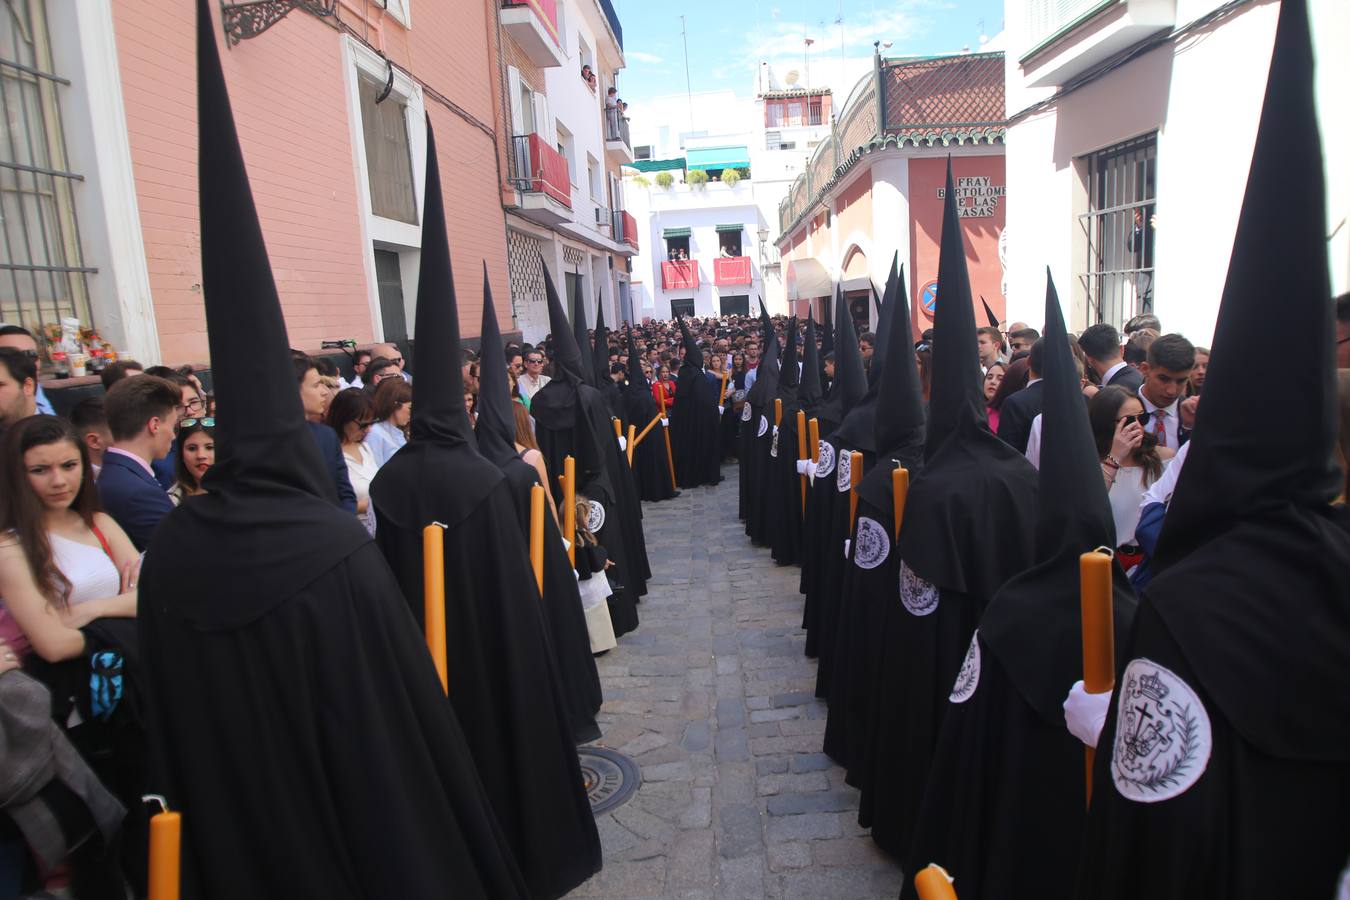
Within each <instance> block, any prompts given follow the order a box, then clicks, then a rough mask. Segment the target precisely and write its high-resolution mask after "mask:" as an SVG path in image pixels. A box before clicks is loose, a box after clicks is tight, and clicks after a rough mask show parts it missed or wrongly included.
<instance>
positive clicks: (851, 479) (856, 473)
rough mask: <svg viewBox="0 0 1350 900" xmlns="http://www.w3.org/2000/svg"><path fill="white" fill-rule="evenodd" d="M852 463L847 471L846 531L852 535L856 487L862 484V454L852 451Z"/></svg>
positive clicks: (856, 519) (855, 510) (850, 457)
mask: <svg viewBox="0 0 1350 900" xmlns="http://www.w3.org/2000/svg"><path fill="white" fill-rule="evenodd" d="M849 459H850V460H851V461H852V462H851V464H850V465H849V470H848V483H849V485H850V487H849V491H848V530H849V533H850V534H852V533H853V526H854V525H856V524H857V522H858V485H859V484H861V483H862V476H863V460H862V454H861V453H860V452H858V451H857V450H854V451H853V452H852V453H850V454H849Z"/></svg>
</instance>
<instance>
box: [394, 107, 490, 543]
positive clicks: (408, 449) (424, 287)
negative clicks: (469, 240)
mask: <svg viewBox="0 0 1350 900" xmlns="http://www.w3.org/2000/svg"><path fill="white" fill-rule="evenodd" d="M416 316H417V318H416V323H417V331H416V340H417V378H416V380H414V381H413V411H412V425H411V437H410V438H409V440H408V443H407V444H405V445H403V446H402V447H401V448H399V450H398V452H397V453H395V454H394V455H393V456H392V457H390V459H389V461H388V462H386V463H385V464H384V465H383V466H381V467H380V471H379V472H378V473H377V474H376V475H375V478H374V480H373V481H371V483H370V499H371V503H373V504H374V505H375V513H376V516H377V518H378V519H380V520H383V519H388V520H390V521H392V522H393V523H394V524H396V525H398V526H399V527H400V528H405V529H409V530H414V529H421V528H423V527H425V526H426V525H428V524H430V523H431V522H432V521H437V522H441V523H443V524H444V525H445V526H446V527H447V528H454V527H455V525H457V524H459V522H461V521H463V520H464V519H465V518H466V517H468V515H469V514H470V513H472V512H473V511H474V510H475V509H477V507H478V504H479V503H481V502H482V501H483V499H484V498H485V497H487V496H488V494H489V493H491V491H492V489H493V488H494V487H495V486H496V485H497V483H498V482H500V481H501V479H502V473H501V470H500V469H498V468H497V467H496V466H495V465H493V464H492V463H491V462H489V461H488V460H487V459H485V458H484V457H483V456H482V455H481V454H480V453H479V452H478V442H477V441H476V440H475V439H474V435H473V426H472V425H471V424H470V423H469V412H468V410H467V409H465V408H464V379H463V376H462V374H461V370H462V364H463V363H462V361H463V351H462V349H461V347H460V342H459V304H458V303H457V302H456V300H455V277H454V273H453V272H452V271H451V268H450V244H449V236H448V235H447V233H446V229H445V204H444V202H443V201H442V198H441V174H440V165H439V160H438V158H437V156H436V136H435V135H434V134H433V133H432V130H431V122H430V120H428V122H427V186H426V201H425V203H424V206H423V216H422V254H421V266H420V270H419V274H418V279H417V314H416ZM501 360H502V355H501V353H500V352H498V354H497V357H496V361H497V363H498V364H499V365H500V364H501Z"/></svg>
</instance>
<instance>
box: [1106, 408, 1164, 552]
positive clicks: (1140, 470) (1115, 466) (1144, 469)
mask: <svg viewBox="0 0 1350 900" xmlns="http://www.w3.org/2000/svg"><path fill="white" fill-rule="evenodd" d="M1147 418H1148V416H1147V413H1145V412H1144V404H1143V403H1141V402H1140V401H1139V398H1138V397H1136V396H1135V395H1134V394H1131V393H1130V392H1129V391H1127V390H1125V389H1124V388H1122V387H1105V388H1102V389H1101V390H1100V391H1098V392H1097V394H1096V396H1094V397H1093V398H1092V399H1091V400H1090V401H1088V421H1089V422H1091V423H1092V436H1093V438H1094V439H1095V440H1096V442H1097V454H1098V456H1099V457H1100V459H1101V467H1102V479H1103V480H1104V481H1105V482H1106V487H1107V491H1108V492H1109V499H1110V501H1111V512H1112V515H1113V516H1114V517H1115V520H1116V547H1117V548H1119V549H1122V552H1123V553H1124V554H1125V555H1127V556H1128V555H1131V554H1134V553H1137V552H1138V550H1137V548H1136V547H1135V546H1134V544H1135V540H1134V529H1135V526H1136V525H1138V524H1139V501H1140V499H1141V498H1142V497H1143V496H1144V491H1145V490H1147V489H1148V486H1149V485H1150V484H1152V483H1153V482H1155V481H1157V480H1158V476H1159V475H1161V474H1162V470H1163V462H1164V461H1165V460H1166V459H1168V458H1170V457H1171V456H1172V453H1173V451H1171V450H1170V449H1168V448H1166V447H1159V446H1158V442H1157V438H1155V437H1154V436H1153V434H1152V432H1150V431H1148V430H1147V429H1146V428H1145V427H1144V420H1145V419H1147Z"/></svg>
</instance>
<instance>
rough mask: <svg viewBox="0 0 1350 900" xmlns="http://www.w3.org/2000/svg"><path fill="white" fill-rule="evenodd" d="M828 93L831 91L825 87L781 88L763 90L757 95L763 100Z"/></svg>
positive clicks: (818, 95) (816, 95) (820, 95)
mask: <svg viewBox="0 0 1350 900" xmlns="http://www.w3.org/2000/svg"><path fill="white" fill-rule="evenodd" d="M829 93H831V91H830V89H829V88H827V87H818V88H811V89H810V90H808V89H806V88H781V89H779V90H775V91H764V92H763V93H761V94H760V95H759V96H760V97H762V98H764V99H765V100H775V99H778V98H780V97H805V96H806V95H808V94H810V95H811V96H812V97H824V96H825V95H827V94H829Z"/></svg>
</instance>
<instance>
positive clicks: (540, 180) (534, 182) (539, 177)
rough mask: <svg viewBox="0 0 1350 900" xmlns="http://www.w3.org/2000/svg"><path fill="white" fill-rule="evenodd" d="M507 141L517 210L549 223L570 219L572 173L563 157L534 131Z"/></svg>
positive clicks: (538, 220)
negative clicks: (517, 195)
mask: <svg viewBox="0 0 1350 900" xmlns="http://www.w3.org/2000/svg"><path fill="white" fill-rule="evenodd" d="M511 145H512V155H513V156H514V160H513V163H514V170H513V171H514V181H515V185H516V190H518V191H520V193H521V214H522V215H524V216H526V218H530V219H532V220H534V221H537V222H543V223H545V224H550V225H551V224H557V223H558V222H565V221H568V220H570V219H571V210H572V177H571V174H570V173H569V171H568V169H567V160H566V159H565V158H564V157H563V155H562V154H561V153H559V152H558V151H557V150H556V149H555V148H554V147H553V146H552V145H551V144H550V143H549V142H548V141H546V140H545V139H544V138H542V137H540V136H539V135H538V134H521V135H516V136H515V137H513V138H512V139H511Z"/></svg>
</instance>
